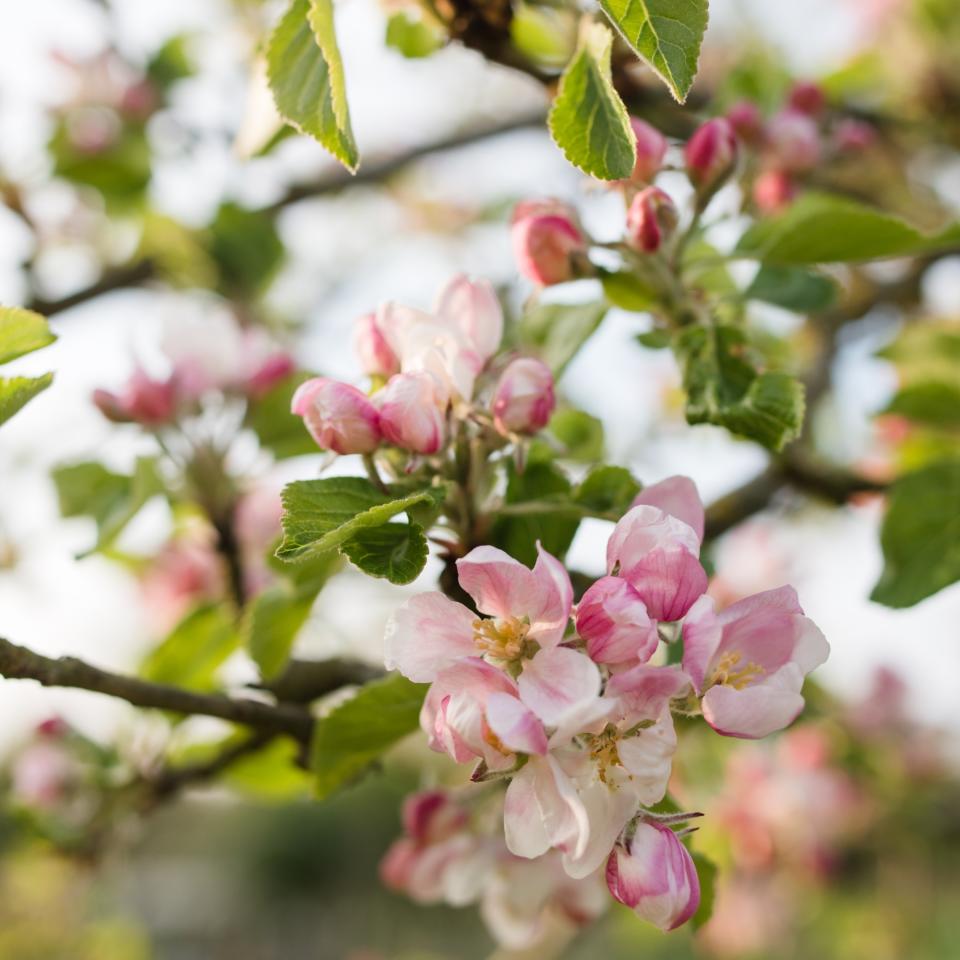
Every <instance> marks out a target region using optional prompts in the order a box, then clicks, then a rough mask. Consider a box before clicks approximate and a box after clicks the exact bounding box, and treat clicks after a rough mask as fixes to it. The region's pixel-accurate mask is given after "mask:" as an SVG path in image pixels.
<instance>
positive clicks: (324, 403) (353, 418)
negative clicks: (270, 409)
mask: <svg viewBox="0 0 960 960" xmlns="http://www.w3.org/2000/svg"><path fill="white" fill-rule="evenodd" d="M290 412H291V413H295V414H296V415H297V416H299V417H303V422H304V424H305V425H306V428H307V430H309V431H310V436H311V437H313V439H314V440H316V441H317V444H318V446H320V447H321V448H323V449H324V450H332V451H333V452H334V453H341V454H346V453H371V452H372V451H374V450H376V449H377V447H378V446H379V444H380V439H381V437H380V427H379V419H380V415H379V413H378V412H377V408H376V407H375V406H374V404H373V402H372V401H371V400H370V398H369V397H368V396H367V395H366V394H364V393H363V392H362V391H360V390H358V389H357V388H356V387H353V386H351V385H350V384H349V383H339V382H338V381H336V380H328V379H327V378H326V377H314V378H313V379H312V380H307V381H306V382H305V383H302V384H300V386H299V387H297V392H296V393H295V394H294V395H293V402H292V403H291V405H290Z"/></svg>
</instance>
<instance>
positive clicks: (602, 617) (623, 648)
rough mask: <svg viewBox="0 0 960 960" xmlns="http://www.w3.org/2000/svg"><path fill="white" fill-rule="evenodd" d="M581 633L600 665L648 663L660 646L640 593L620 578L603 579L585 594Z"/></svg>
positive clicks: (580, 608) (580, 607) (579, 612)
mask: <svg viewBox="0 0 960 960" xmlns="http://www.w3.org/2000/svg"><path fill="white" fill-rule="evenodd" d="M577 632H578V633H579V634H580V636H581V637H582V638H583V639H584V640H586V642H587V653H588V654H589V655H590V658H591V659H592V660H594V661H596V662H597V663H625V662H626V661H630V660H633V661H636V660H641V661H646V660H649V659H650V657H651V656H652V655H653V652H654V651H655V650H656V649H657V646H658V645H659V643H660V638H659V636H658V635H657V625H656V624H655V623H654V622H653V621H652V620H651V619H650V617H649V616H648V615H647V608H646V605H645V604H644V602H643V599H642V598H641V596H640V594H639V593H637V591H636V590H634V589H633V587H631V586H630V584H629V583H627V581H626V580H623V579H621V578H620V577H603V578H601V579H600V580H597V582H596V583H594V584H593V585H592V586H591V587H590V588H589V589H588V590H587V592H586V593H585V594H584V595H583V598H582V599H581V600H580V603H579V604H578V605H577Z"/></svg>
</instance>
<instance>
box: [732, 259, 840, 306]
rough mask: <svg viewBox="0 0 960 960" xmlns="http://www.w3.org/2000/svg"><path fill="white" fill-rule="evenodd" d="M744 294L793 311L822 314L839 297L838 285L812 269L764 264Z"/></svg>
mask: <svg viewBox="0 0 960 960" xmlns="http://www.w3.org/2000/svg"><path fill="white" fill-rule="evenodd" d="M743 295H744V297H745V298H746V299H747V300H762V301H763V302H764V303H772V304H774V306H777V307H783V308H784V310H792V311H793V312H794V313H819V312H820V311H821V310H826V309H827V307H829V306H831V305H832V304H833V302H834V301H835V300H836V298H837V285H836V283H834V281H833V280H831V279H830V278H829V277H824V276H821V275H820V274H818V273H811V272H810V271H809V270H803V269H799V268H797V267H777V266H772V265H767V264H765V265H764V266H762V267H761V268H760V269H759V270H758V271H757V275H756V276H755V277H754V278H753V282H752V283H751V284H750V286H749V287H747V289H746V290H745V291H744V293H743Z"/></svg>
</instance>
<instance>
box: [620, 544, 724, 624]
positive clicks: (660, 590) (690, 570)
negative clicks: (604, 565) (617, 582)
mask: <svg viewBox="0 0 960 960" xmlns="http://www.w3.org/2000/svg"><path fill="white" fill-rule="evenodd" d="M620 576H622V577H623V578H624V580H626V581H627V582H628V583H629V584H630V585H631V586H632V587H633V588H634V589H635V590H636V591H637V593H638V594H640V596H641V597H642V598H643V602H644V603H645V604H646V607H647V613H649V614H650V616H651V617H652V618H653V619H654V620H679V619H680V618H681V617H683V616H684V615H685V614H686V613H687V611H688V610H689V609H690V608H691V607H692V606H693V604H694V602H695V601H696V600H697V598H698V597H701V596H702V595H703V593H704V591H705V590H706V589H707V574H706V571H705V570H704V569H703V567H702V566H701V564H700V561H699V560H698V559H697V557H696V555H695V554H693V553H690V552H688V551H687V550H685V549H657V550H652V551H650V553H648V554H646V555H645V556H643V557H642V558H640V559H639V560H637V562H636V563H634V564H633V565H632V566H629V567H621V570H620Z"/></svg>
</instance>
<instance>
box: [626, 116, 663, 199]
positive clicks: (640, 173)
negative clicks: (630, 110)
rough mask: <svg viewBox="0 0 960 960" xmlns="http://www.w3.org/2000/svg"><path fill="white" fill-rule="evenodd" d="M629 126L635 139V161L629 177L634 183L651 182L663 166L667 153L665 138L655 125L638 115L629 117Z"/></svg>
mask: <svg viewBox="0 0 960 960" xmlns="http://www.w3.org/2000/svg"><path fill="white" fill-rule="evenodd" d="M630 126H631V127H633V135H634V136H635V137H636V139H637V162H636V164H635V165H634V168H633V176H632V177H631V178H630V179H631V180H632V181H633V182H634V183H652V182H653V178H654V177H655V176H656V175H657V174H658V173H659V172H660V168H661V167H662V166H663V158H664V157H665V156H666V153H667V138H666V137H665V136H664V135H663V134H662V133H661V132H660V131H659V130H657V128H656V127H652V126H650V124H649V123H646V122H645V121H643V120H641V119H640V118H639V117H631V118H630Z"/></svg>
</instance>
